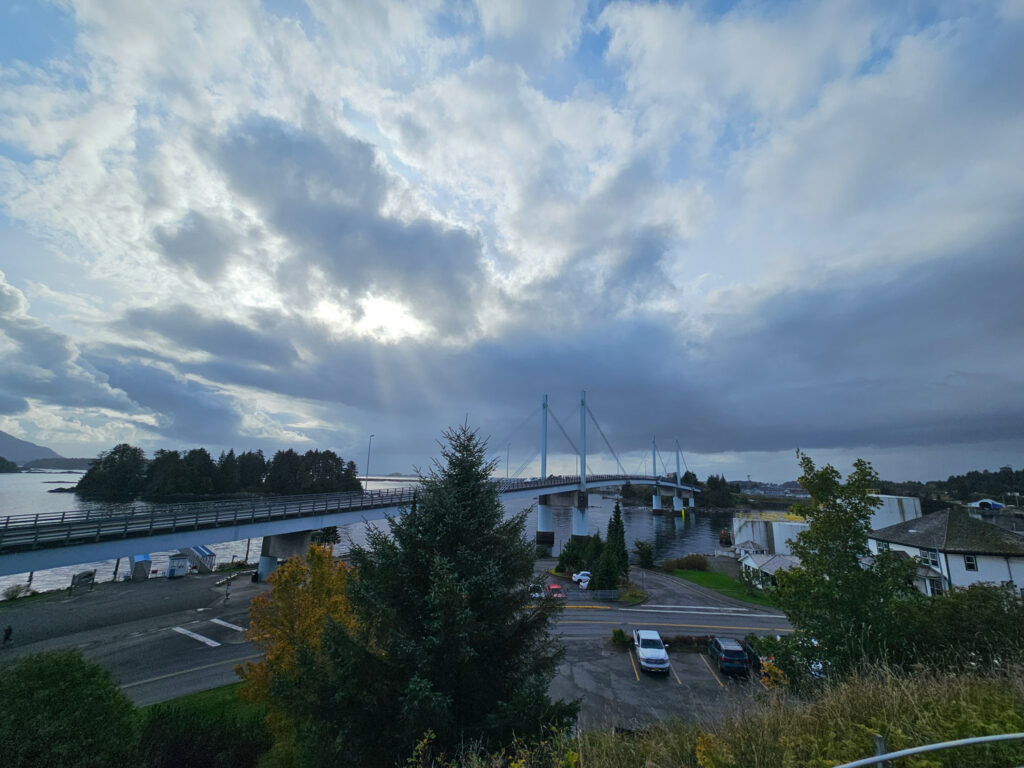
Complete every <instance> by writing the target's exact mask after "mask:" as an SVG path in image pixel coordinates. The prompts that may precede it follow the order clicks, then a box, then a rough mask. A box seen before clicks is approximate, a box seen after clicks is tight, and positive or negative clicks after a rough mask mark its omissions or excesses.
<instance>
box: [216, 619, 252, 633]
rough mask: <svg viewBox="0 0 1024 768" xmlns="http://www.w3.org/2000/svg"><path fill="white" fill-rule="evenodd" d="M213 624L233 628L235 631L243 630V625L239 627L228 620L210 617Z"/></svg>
mask: <svg viewBox="0 0 1024 768" xmlns="http://www.w3.org/2000/svg"><path fill="white" fill-rule="evenodd" d="M210 621H212V622H213V623H214V624H220V625H221V626H222V627H227V628H228V629H233V630H235V632H245V627H240V626H238V625H237V624H232V623H231V622H230V621H224V620H223V619H210Z"/></svg>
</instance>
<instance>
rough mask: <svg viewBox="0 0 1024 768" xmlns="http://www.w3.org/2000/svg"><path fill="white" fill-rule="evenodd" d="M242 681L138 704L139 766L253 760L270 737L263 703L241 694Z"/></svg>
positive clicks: (160, 767)
mask: <svg viewBox="0 0 1024 768" xmlns="http://www.w3.org/2000/svg"><path fill="white" fill-rule="evenodd" d="M241 684H242V683H240V682H239V683H232V684H230V685H224V686H221V687H220V688H211V689H210V690H208V691H199V692H198V693H191V694H189V695H187V696H182V697H181V698H178V699H173V700H171V701H165V702H162V703H160V704H153V705H151V706H148V707H143V708H141V709H139V710H138V718H139V731H140V734H141V738H140V739H139V742H140V757H141V765H144V766H147V768H177V766H183V765H196V766H198V765H209V766H233V765H247V766H248V765H256V764H257V763H258V762H259V759H260V757H261V756H262V755H263V754H265V753H266V752H267V751H268V750H269V749H270V748H271V746H272V744H273V738H272V737H271V734H270V732H269V731H268V730H267V724H266V720H265V715H266V712H267V709H266V707H265V706H264V705H262V704H255V703H252V702H248V701H244V700H243V699H241V698H240V697H239V695H238V688H239V686H240V685H241Z"/></svg>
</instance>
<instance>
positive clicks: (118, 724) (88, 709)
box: [0, 651, 137, 768]
mask: <svg viewBox="0 0 1024 768" xmlns="http://www.w3.org/2000/svg"><path fill="white" fill-rule="evenodd" d="M136 745H137V733H136V727H135V710H134V708H133V707H132V703H131V702H130V701H129V700H128V697H127V696H125V694H124V692H123V691H122V690H121V689H120V688H119V687H118V685H117V682H116V681H115V680H114V678H113V677H112V676H111V675H110V673H109V672H107V671H106V670H105V669H103V668H102V667H101V666H99V665H98V664H95V663H94V662H91V661H86V659H85V658H83V657H82V655H81V654H80V653H79V652H78V651H51V652H49V653H40V654H35V655H32V656H26V657H24V658H23V659H21V660H19V661H18V662H16V663H14V664H11V665H9V666H5V667H2V668H0V764H2V765H3V767H4V768H39V767H40V766H54V767H55V768H56V766H60V767H61V768H91V767H92V766H95V767H96V768H107V766H112V765H132V764H133V763H134V761H135V755H136Z"/></svg>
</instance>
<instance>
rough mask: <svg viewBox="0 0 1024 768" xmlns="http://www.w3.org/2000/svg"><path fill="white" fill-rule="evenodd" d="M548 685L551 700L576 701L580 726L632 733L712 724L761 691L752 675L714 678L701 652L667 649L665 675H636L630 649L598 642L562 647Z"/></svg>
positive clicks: (712, 671) (706, 658) (743, 704)
mask: <svg viewBox="0 0 1024 768" xmlns="http://www.w3.org/2000/svg"><path fill="white" fill-rule="evenodd" d="M566 648H567V652H566V657H565V659H564V660H563V662H562V664H561V666H560V667H559V670H558V675H557V676H556V677H555V680H554V681H553V682H552V685H551V689H550V690H551V694H552V696H554V697H556V698H566V699H571V698H579V699H581V702H580V703H581V706H580V719H579V725H580V727H581V728H583V729H586V730H590V729H599V728H601V729H603V728H612V727H614V728H619V729H630V730H632V729H636V728H640V727H643V726H644V725H648V724H650V723H652V722H654V721H656V720H666V719H670V718H681V719H683V720H689V721H695V722H713V721H716V720H719V719H721V718H723V717H724V716H726V715H728V714H730V713H732V712H735V711H739V710H741V709H743V707H744V706H745V705H748V704H749V702H750V701H751V699H752V697H755V696H757V695H758V694H761V693H763V692H764V688H763V687H762V685H761V683H760V682H759V681H758V680H757V678H756V676H751V677H750V678H749V679H748V678H743V677H734V676H730V675H722V674H719V673H718V672H717V671H716V670H714V669H713V668H712V665H711V664H710V663H709V659H708V657H707V655H706V654H702V653H685V652H673V651H672V649H671V648H670V649H669V661H670V665H671V669H670V672H669V674H668V675H664V674H652V673H649V672H642V671H640V667H639V665H638V664H637V661H636V657H635V655H634V653H633V651H632V650H630V651H625V650H620V649H618V648H614V647H613V646H612V645H611V644H610V643H608V642H605V641H601V640H596V639H595V640H586V641H583V642H578V643H572V642H567V643H566Z"/></svg>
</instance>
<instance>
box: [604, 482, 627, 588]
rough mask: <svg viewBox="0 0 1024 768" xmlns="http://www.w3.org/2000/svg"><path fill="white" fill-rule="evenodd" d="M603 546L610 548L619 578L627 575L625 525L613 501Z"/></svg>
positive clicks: (620, 512)
mask: <svg viewBox="0 0 1024 768" xmlns="http://www.w3.org/2000/svg"><path fill="white" fill-rule="evenodd" d="M605 547H606V548H608V549H610V550H612V552H613V553H614V555H615V562H616V566H617V568H618V575H619V578H620V579H625V578H626V577H628V576H629V550H628V549H626V526H625V524H624V523H623V522H622V509H621V508H620V507H619V502H617V501H616V502H615V509H614V511H613V512H612V517H611V520H609V521H608V541H607V543H606V544H605Z"/></svg>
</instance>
